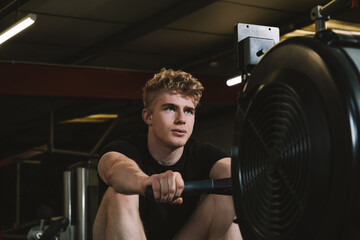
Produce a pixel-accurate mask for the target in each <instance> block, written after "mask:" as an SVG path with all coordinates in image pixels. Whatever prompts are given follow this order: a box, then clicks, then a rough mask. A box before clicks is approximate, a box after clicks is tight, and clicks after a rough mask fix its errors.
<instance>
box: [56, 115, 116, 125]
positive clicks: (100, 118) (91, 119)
mask: <svg viewBox="0 0 360 240" xmlns="http://www.w3.org/2000/svg"><path fill="white" fill-rule="evenodd" d="M117 117H118V115H117V114H93V115H89V116H85V117H82V118H74V119H70V120H65V121H61V122H59V123H60V124H64V123H102V122H105V121H108V120H109V119H114V118H117Z"/></svg>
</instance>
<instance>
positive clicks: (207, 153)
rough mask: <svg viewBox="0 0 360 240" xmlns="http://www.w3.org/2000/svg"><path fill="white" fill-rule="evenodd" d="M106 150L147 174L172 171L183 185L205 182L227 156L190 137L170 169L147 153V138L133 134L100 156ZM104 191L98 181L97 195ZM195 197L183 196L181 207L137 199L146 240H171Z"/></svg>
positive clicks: (103, 184)
mask: <svg viewBox="0 0 360 240" xmlns="http://www.w3.org/2000/svg"><path fill="white" fill-rule="evenodd" d="M109 151H116V152H121V153H122V154H124V155H126V156H127V157H129V158H131V159H133V160H134V161H135V162H137V164H138V165H139V167H140V168H141V170H142V171H144V172H145V173H146V174H148V175H152V174H156V173H162V172H166V171H167V170H172V171H176V172H179V173H180V174H181V176H182V178H183V179H184V181H185V182H187V181H198V180H204V179H208V178H209V174H210V170H211V168H212V166H213V165H214V163H215V162H216V161H218V160H220V159H222V158H224V157H228V155H227V154H226V153H224V152H223V151H221V150H220V149H219V148H217V147H215V146H213V145H211V144H205V143H199V142H197V141H196V140H195V139H193V138H190V139H189V140H188V142H187V143H186V145H185V147H184V152H183V154H182V156H181V158H180V160H179V161H178V162H177V163H176V164H174V165H172V166H162V165H160V164H158V163H157V161H156V160H155V159H154V158H153V157H152V156H151V155H150V153H149V150H148V146H147V135H134V136H131V137H129V138H127V139H124V140H117V141H114V142H112V143H110V144H109V145H107V146H106V147H105V148H104V149H103V151H102V154H101V155H103V154H105V153H106V152H109ZM106 189H107V185H106V184H105V183H104V182H103V181H100V189H99V190H100V191H99V192H100V194H101V196H102V195H103V194H104V193H105V191H106ZM199 198H200V196H190V197H184V198H183V200H184V201H183V203H182V204H181V205H171V204H162V203H156V202H154V201H153V200H150V199H147V198H145V197H142V196H140V205H139V207H140V216H141V219H142V221H143V225H144V228H145V233H146V236H147V239H149V240H151V239H172V238H173V236H174V235H175V234H176V233H177V232H178V231H179V230H180V229H181V228H182V227H183V226H184V224H185V223H186V221H187V220H188V219H189V217H190V216H191V214H192V213H193V211H194V210H195V208H196V206H197V204H198V201H199ZM100 199H101V198H100Z"/></svg>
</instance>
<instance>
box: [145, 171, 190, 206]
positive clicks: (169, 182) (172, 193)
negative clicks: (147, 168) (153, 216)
mask: <svg viewBox="0 0 360 240" xmlns="http://www.w3.org/2000/svg"><path fill="white" fill-rule="evenodd" d="M147 186H151V187H152V189H153V192H154V199H155V201H156V202H161V203H171V204H181V203H182V202H183V199H182V198H181V197H180V196H181V193H182V191H183V190H184V180H183V179H182V177H181V174H180V173H178V172H173V171H170V170H169V171H166V172H164V173H160V174H154V175H151V176H150V177H149V178H148V179H146V180H145V181H144V183H143V188H142V190H143V192H145V189H146V187H147Z"/></svg>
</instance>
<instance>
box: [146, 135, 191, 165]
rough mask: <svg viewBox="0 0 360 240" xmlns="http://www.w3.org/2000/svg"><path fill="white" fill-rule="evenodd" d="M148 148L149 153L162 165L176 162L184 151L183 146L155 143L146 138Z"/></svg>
mask: <svg viewBox="0 0 360 240" xmlns="http://www.w3.org/2000/svg"><path fill="white" fill-rule="evenodd" d="M148 148H149V152H150V155H151V156H152V157H153V158H154V159H155V160H156V161H157V162H158V163H159V164H160V165H163V166H172V165H174V164H176V163H177V162H178V161H179V160H180V158H181V155H182V154H183V151H184V147H179V148H171V147H168V146H166V145H163V144H159V143H155V142H154V141H152V140H151V139H150V138H148Z"/></svg>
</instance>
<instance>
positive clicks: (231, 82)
mask: <svg viewBox="0 0 360 240" xmlns="http://www.w3.org/2000/svg"><path fill="white" fill-rule="evenodd" d="M241 81H242V77H241V76H237V77H233V78H231V79H229V80H227V81H226V85H228V86H229V87H230V86H234V85H236V84H239V83H241Z"/></svg>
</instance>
